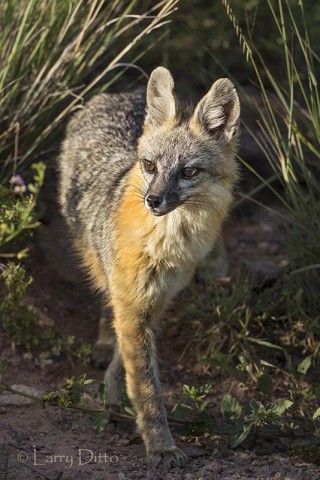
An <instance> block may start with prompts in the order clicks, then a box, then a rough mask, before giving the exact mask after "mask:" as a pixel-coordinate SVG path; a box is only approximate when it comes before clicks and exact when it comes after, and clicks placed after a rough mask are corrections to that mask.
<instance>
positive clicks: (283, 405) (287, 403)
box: [273, 400, 293, 416]
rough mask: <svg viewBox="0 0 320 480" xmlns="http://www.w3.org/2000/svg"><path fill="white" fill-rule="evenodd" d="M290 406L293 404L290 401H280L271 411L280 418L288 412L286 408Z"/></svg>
mask: <svg viewBox="0 0 320 480" xmlns="http://www.w3.org/2000/svg"><path fill="white" fill-rule="evenodd" d="M292 405H293V402H291V400H281V401H280V402H278V403H277V404H276V406H275V407H274V410H273V411H274V413H276V414H277V415H279V416H280V415H283V414H284V412H285V411H286V410H288V408H290V407H291V406H292Z"/></svg>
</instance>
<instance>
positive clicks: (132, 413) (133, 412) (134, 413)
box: [124, 405, 136, 417]
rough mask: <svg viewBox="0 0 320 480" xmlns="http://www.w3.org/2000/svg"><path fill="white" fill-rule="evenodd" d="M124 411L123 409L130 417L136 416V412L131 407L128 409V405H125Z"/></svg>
mask: <svg viewBox="0 0 320 480" xmlns="http://www.w3.org/2000/svg"><path fill="white" fill-rule="evenodd" d="M124 409H125V411H126V412H127V413H129V415H131V416H132V417H135V416H136V412H135V411H134V410H133V408H132V407H129V405H126V406H125V407H124Z"/></svg>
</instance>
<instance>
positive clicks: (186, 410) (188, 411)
mask: <svg viewBox="0 0 320 480" xmlns="http://www.w3.org/2000/svg"><path fill="white" fill-rule="evenodd" d="M170 414H171V415H172V416H173V417H177V418H181V419H186V418H190V416H191V415H192V408H191V407H189V405H185V404H184V403H176V405H175V406H174V407H173V409H172V410H171V412H170Z"/></svg>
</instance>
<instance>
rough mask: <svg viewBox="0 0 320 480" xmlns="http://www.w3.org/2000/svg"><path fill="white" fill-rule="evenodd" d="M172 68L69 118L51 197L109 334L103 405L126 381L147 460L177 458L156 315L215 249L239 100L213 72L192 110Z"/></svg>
mask: <svg viewBox="0 0 320 480" xmlns="http://www.w3.org/2000/svg"><path fill="white" fill-rule="evenodd" d="M173 88H174V82H173V79H172V76H171V73H170V72H169V70H167V69H166V68H164V67H158V68H156V69H155V70H154V71H153V72H152V74H151V76H150V79H149V81H148V85H147V93H146V100H145V95H144V94H142V93H126V94H100V95H97V96H95V97H93V98H92V99H91V100H90V101H89V102H88V103H87V105H86V106H85V107H84V108H81V109H79V111H78V112H77V113H76V114H75V115H74V116H73V117H72V118H71V121H70V122H69V124H68V127H67V133H66V138H65V140H64V142H63V144H62V149H61V154H60V158H59V163H60V203H61V207H62V212H63V215H64V217H65V219H66V221H67V224H68V227H69V230H70V234H71V237H72V238H73V242H74V245H75V248H76V250H77V251H78V253H79V255H80V257H81V259H82V262H83V264H84V265H85V267H86V268H87V270H88V273H89V275H90V277H91V279H92V282H93V284H94V286H95V287H96V288H97V289H98V290H100V291H102V292H103V294H105V303H106V305H107V303H108V305H110V306H111V308H112V312H113V328H114V330H115V334H116V341H115V347H114V355H113V359H112V361H111V363H110V365H109V367H108V369H107V371H106V375H105V382H106V383H107V387H108V402H109V403H110V404H117V403H119V401H120V395H121V391H122V388H123V385H124V378H125V382H126V388H127V393H128V396H129V398H130V400H131V402H132V404H133V407H134V409H135V411H136V414H137V425H138V428H139V431H140V432H141V435H142V437H143V440H144V443H145V447H146V451H147V457H148V459H149V461H150V462H151V464H152V465H154V466H162V467H164V468H170V467H173V466H179V465H183V464H184V463H185V462H186V455H185V454H184V452H183V451H182V450H180V449H179V448H177V447H176V446H175V443H174V440H173V438H172V435H171V433H170V430H169V427H168V421H167V415H166V411H165V408H164V405H163V403H162V400H161V392H160V385H159V377H158V369H157V361H156V351H155V336H156V334H157V332H158V330H159V324H160V319H161V317H162V316H163V314H164V312H165V310H166V307H167V306H168V304H169V303H170V301H171V300H172V299H173V298H174V297H175V295H176V294H177V293H178V292H179V291H180V290H181V289H182V288H184V287H185V286H186V285H187V284H188V283H189V281H190V280H191V277H192V275H193V273H194V270H195V268H196V267H197V265H198V264H199V263H200V262H201V260H203V259H204V258H205V257H206V256H207V255H208V254H209V253H210V251H211V250H212V249H213V247H214V245H215V242H216V241H217V239H218V237H219V233H220V230H221V224H222V222H223V220H224V219H225V217H226V215H227V213H228V211H229V207H230V205H231V201H232V196H233V195H232V191H233V188H234V184H235V182H236V180H237V176H238V168H237V162H236V147H237V136H238V135H237V133H238V125H239V114H240V104H239V99H238V95H237V93H236V90H235V88H234V85H233V84H232V82H231V81H230V80H229V79H227V78H222V79H219V80H217V81H216V82H215V83H213V85H212V87H211V88H210V90H209V92H208V93H207V94H206V95H205V96H204V97H203V98H202V99H201V100H200V102H199V103H198V104H197V106H196V107H195V109H193V110H191V109H190V108H186V107H183V106H181V105H180V103H179V102H178V100H177V98H176V96H175V94H174V92H173Z"/></svg>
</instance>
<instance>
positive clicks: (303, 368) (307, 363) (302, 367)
mask: <svg viewBox="0 0 320 480" xmlns="http://www.w3.org/2000/svg"><path fill="white" fill-rule="evenodd" d="M311 361H312V356H311V355H309V356H308V357H306V358H305V359H304V360H302V362H301V363H299V365H298V368H297V372H298V373H301V374H302V375H305V374H306V373H307V371H308V370H309V368H310V367H311Z"/></svg>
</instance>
